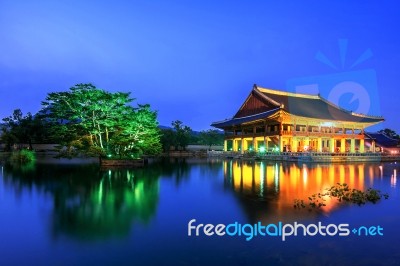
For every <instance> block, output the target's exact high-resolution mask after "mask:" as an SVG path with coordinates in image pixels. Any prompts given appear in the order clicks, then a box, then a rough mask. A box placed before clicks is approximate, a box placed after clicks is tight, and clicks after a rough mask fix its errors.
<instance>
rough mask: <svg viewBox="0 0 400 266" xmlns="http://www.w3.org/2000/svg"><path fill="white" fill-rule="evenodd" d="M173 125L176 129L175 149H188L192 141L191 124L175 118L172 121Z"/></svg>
mask: <svg viewBox="0 0 400 266" xmlns="http://www.w3.org/2000/svg"><path fill="white" fill-rule="evenodd" d="M171 124H172V127H173V129H174V130H175V136H176V137H175V149H179V147H181V148H182V149H183V150H186V147H187V145H188V144H189V142H190V138H191V134H192V129H191V128H190V127H189V126H186V125H184V124H183V122H182V121H179V120H175V121H173V122H172V123H171Z"/></svg>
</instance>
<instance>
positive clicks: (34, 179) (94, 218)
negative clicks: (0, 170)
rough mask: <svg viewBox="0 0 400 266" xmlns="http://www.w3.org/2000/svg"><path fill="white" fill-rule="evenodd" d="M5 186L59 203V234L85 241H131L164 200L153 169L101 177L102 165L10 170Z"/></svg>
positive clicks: (107, 172) (56, 211)
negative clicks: (47, 196) (135, 225)
mask: <svg viewBox="0 0 400 266" xmlns="http://www.w3.org/2000/svg"><path fill="white" fill-rule="evenodd" d="M5 170H6V171H5V180H4V181H5V182H7V183H9V184H11V185H13V187H14V188H15V189H16V191H18V190H22V189H24V188H28V189H29V190H31V188H32V187H33V186H35V187H37V189H38V190H39V191H42V192H45V193H49V194H50V195H51V196H52V197H53V200H54V211H53V217H52V223H53V232H54V234H55V235H56V236H57V235H60V234H67V235H69V236H72V237H76V238H79V239H86V240H91V239H101V238H107V237H112V236H124V235H127V234H128V233H129V231H130V229H131V226H132V223H133V222H135V221H139V222H143V223H148V222H149V221H150V219H151V217H152V216H154V214H155V211H156V208H157V204H158V195H159V182H158V176H159V171H158V170H157V169H155V170H152V168H144V169H130V170H128V169H116V170H114V169H113V170H104V171H99V169H98V166H96V165H86V166H71V165H69V166H66V165H56V166H55V165H38V166H37V167H36V169H34V170H32V171H29V172H26V171H22V170H21V169H20V168H18V167H10V166H8V167H6V169H5Z"/></svg>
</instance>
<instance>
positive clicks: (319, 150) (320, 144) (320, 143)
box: [317, 138, 322, 152]
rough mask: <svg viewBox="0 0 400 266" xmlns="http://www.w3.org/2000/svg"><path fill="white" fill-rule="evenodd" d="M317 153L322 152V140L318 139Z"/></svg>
mask: <svg viewBox="0 0 400 266" xmlns="http://www.w3.org/2000/svg"><path fill="white" fill-rule="evenodd" d="M317 141H318V143H317V151H318V152H322V138H318V140H317Z"/></svg>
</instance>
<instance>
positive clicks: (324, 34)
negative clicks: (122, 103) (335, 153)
mask: <svg viewBox="0 0 400 266" xmlns="http://www.w3.org/2000/svg"><path fill="white" fill-rule="evenodd" d="M276 2H278V1H240V2H239V1H237V2H236V1H209V2H207V1H0V36H1V41H0V48H1V53H0V93H1V97H0V117H5V116H8V115H10V114H11V112H12V110H13V109H16V108H21V109H22V111H23V112H24V113H25V112H28V111H30V112H32V113H35V112H37V111H38V110H39V109H40V102H41V101H42V100H44V98H45V96H46V94H47V93H48V92H51V91H62V90H67V89H68V88H69V87H71V86H73V85H75V84H77V83H86V82H91V83H93V84H95V85H96V86H97V87H99V88H103V89H106V90H110V91H131V92H132V96H133V97H135V98H137V102H138V103H149V104H151V106H152V108H153V109H155V110H157V111H158V117H159V121H160V124H162V125H170V123H171V121H173V120H177V119H179V120H181V121H183V122H184V123H185V124H187V125H189V126H191V127H192V128H193V129H195V130H202V129H208V128H209V125H210V124H211V122H213V121H218V120H222V119H225V118H229V117H232V116H233V115H234V113H235V112H236V111H237V109H238V108H239V107H240V105H241V104H242V102H243V101H244V99H245V98H246V97H247V95H248V94H249V92H250V90H251V88H252V86H253V84H254V83H256V84H258V85H260V86H263V87H268V88H275V89H283V90H285V89H286V88H288V87H287V86H288V85H287V84H289V83H290V82H289V81H290V80H293V79H294V80H301V79H302V78H303V79H305V80H307V79H308V77H319V78H317V79H318V80H324V77H325V78H328V79H331V78H332V75H333V76H334V77H335V78H339V81H340V79H342V81H349V80H350V81H354V80H357V79H358V78H359V77H360V75H361V76H362V77H361V78H362V79H363V81H360V82H361V83H362V82H367V83H368V82H372V83H373V84H372V85H371V84H364V85H363V86H364V87H365V88H367V89H366V90H367V92H368V93H369V94H370V101H371V103H370V105H371V106H373V107H374V108H372V107H371V108H372V109H371V110H373V112H370V111H371V110H369V109H368V108H367V109H365V108H364V109H365V110H369V111H368V112H370V114H372V115H383V116H384V117H385V118H386V122H385V123H384V124H383V126H384V127H389V128H393V129H395V130H396V131H400V125H399V124H398V123H397V122H398V115H397V113H398V111H397V110H398V108H399V107H398V105H399V104H398V102H399V100H397V99H398V97H397V96H394V95H395V94H396V93H397V90H398V77H399V74H398V69H399V67H398V66H397V64H399V62H400V52H399V47H400V34H398V26H399V25H400V16H399V13H398V10H399V7H400V6H397V5H396V1H391V2H390V1H374V2H372V1H352V2H351V3H350V1H331V3H330V4H327V3H328V2H327V1H302V2H301V3H300V1H298V2H297V1H282V2H279V3H276ZM343 39H346V40H347V46H346V47H347V50H346V53H344V52H343V51H344V50H343V49H342V50H340V48H339V47H340V46H339V45H338V42H339V40H343ZM342 48H343V46H342ZM366 51H368V52H367V55H369V56H366V57H365V58H364V59H365V60H364V61H362V60H361V62H360V63H359V64H356V66H353V67H351V66H352V65H353V64H354V63H355V62H357V59H359V58H360V56H361V55H362V54H363V53H364V52H366ZM318 52H321V53H322V54H324V55H325V57H326V58H327V59H328V60H329V61H330V62H331V63H332V65H335V66H336V69H335V68H333V67H330V66H328V63H327V60H325V61H324V60H322V61H324V62H325V64H324V63H322V62H320V61H321V60H320V61H318V60H317V59H316V54H317V53H318ZM341 52H342V53H341ZM371 55H372V56H371ZM342 63H343V64H342ZM365 69H370V70H371V69H372V70H373V75H375V76H373V77H372V81H371V80H370V79H369V78H368V77H370V74H371V72H368V73H369V74H362V73H361V72H357V71H362V70H365ZM349 71H354V73H355V74H354V73H353V72H352V73H353V74H354V75H353V74H352V73H350V77H349V75H347V74H346V75H344V74H341V73H346V72H349ZM360 73H361V74H360ZM335 75H336V76H335ZM352 75H353V76H352ZM363 75H364V76H363ZM365 75H367V78H366V79H364V78H365ZM368 75H369V76H368ZM352 79H353V80H352ZM365 80H367V81H365ZM339 81H337V82H339ZM288 82H289V83H288ZM322 82H323V81H322ZM335 82H336V81H335ZM360 82H359V83H360ZM320 92H321V95H322V96H324V97H325V98H328V94H329V91H326V90H325V91H324V90H322V89H321V91H320ZM336 98H338V97H336ZM339 98H340V97H339ZM352 98H353V96H352V95H351V94H343V97H342V98H340V101H341V102H339V103H340V104H344V105H345V106H346V104H350V106H352V105H353V107H354V110H358V109H357V106H358V105H359V104H360V101H359V100H357V99H356V100H355V101H352V100H354V99H352ZM356 98H357V97H356ZM358 98H359V99H360V97H358ZM361 98H362V97H361ZM346 101H347V103H346ZM364 109H363V110H364Z"/></svg>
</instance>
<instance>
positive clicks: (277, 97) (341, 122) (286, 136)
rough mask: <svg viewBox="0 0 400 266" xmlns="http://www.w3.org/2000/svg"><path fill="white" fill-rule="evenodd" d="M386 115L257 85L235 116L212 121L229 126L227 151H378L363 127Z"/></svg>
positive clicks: (226, 131) (307, 95) (225, 128)
mask: <svg viewBox="0 0 400 266" xmlns="http://www.w3.org/2000/svg"><path fill="white" fill-rule="evenodd" d="M382 121H384V119H383V118H382V117H376V116H369V115H365V114H357V113H353V112H351V111H347V110H344V109H343V108H340V107H339V106H337V105H335V104H333V103H331V102H329V101H328V100H326V99H324V98H322V97H321V96H320V95H310V94H300V93H290V92H284V91H279V90H272V89H266V88H262V87H259V86H257V85H254V87H253V89H252V90H251V92H250V94H249V96H248V97H247V99H246V100H245V101H244V103H243V104H242V106H241V107H240V108H239V110H238V111H237V113H236V114H235V115H234V116H233V118H231V119H226V120H224V121H219V122H214V123H212V126H213V127H216V128H220V129H223V130H224V131H225V141H224V150H225V151H238V152H239V151H240V152H242V153H243V152H245V151H260V152H264V151H276V152H279V151H280V152H304V151H313V152H331V153H333V152H339V153H346V152H350V153H355V152H360V153H364V152H375V143H374V141H372V142H371V143H369V144H368V145H366V143H365V141H364V139H365V134H364V129H365V128H367V127H369V126H372V125H375V124H377V123H380V122H382Z"/></svg>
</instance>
